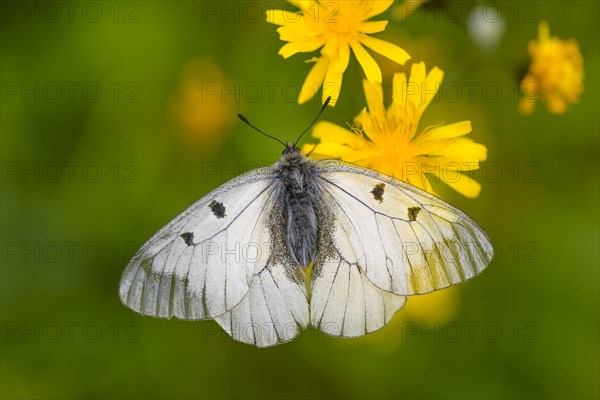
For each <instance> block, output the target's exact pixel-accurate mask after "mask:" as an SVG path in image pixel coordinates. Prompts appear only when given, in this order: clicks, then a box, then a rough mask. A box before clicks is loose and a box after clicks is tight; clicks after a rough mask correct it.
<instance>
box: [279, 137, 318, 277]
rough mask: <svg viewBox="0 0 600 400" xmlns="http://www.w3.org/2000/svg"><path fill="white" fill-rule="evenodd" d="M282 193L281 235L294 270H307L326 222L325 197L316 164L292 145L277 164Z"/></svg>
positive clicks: (280, 195) (280, 193)
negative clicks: (301, 268)
mask: <svg viewBox="0 0 600 400" xmlns="http://www.w3.org/2000/svg"><path fill="white" fill-rule="evenodd" d="M275 172H276V173H277V174H278V175H279V179H280V183H281V189H280V191H279V204H280V205H281V216H280V217H281V219H280V221H279V229H278V232H279V234H282V235H283V243H285V247H286V250H287V254H288V255H289V258H290V260H289V261H290V262H291V263H292V265H294V266H298V267H307V266H308V265H310V264H311V263H312V262H314V261H315V258H316V255H317V250H318V245H319V243H318V242H319V237H320V236H321V235H320V234H319V226H320V225H321V226H322V224H320V223H319V222H320V220H321V222H324V221H322V219H323V214H324V213H323V204H322V201H323V196H322V192H321V187H320V185H319V183H318V181H317V178H318V171H317V168H316V166H315V165H314V163H313V162H312V161H311V160H310V159H309V158H308V157H306V156H304V155H303V154H302V153H301V152H300V150H299V149H298V148H297V147H295V146H293V145H292V144H289V145H288V146H287V147H286V149H285V150H284V152H283V155H282V156H281V158H280V159H279V161H277V163H276V164H275Z"/></svg>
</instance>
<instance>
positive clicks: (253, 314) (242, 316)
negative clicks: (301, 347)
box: [215, 261, 308, 347]
mask: <svg viewBox="0 0 600 400" xmlns="http://www.w3.org/2000/svg"><path fill="white" fill-rule="evenodd" d="M291 271H292V270H291V269H289V268H288V270H286V267H285V266H283V265H282V264H278V263H274V262H272V261H269V262H268V263H267V264H266V265H265V266H264V267H263V268H262V269H261V270H260V271H259V272H258V273H257V274H256V275H255V276H254V278H253V279H252V284H251V286H250V290H249V292H248V295H247V296H246V297H244V299H243V300H242V302H241V303H240V304H238V305H237V306H236V307H235V308H233V309H232V310H231V311H229V312H227V313H226V314H224V315H221V316H219V317H217V318H215V321H216V322H217V323H218V324H219V325H221V327H222V328H223V329H224V330H225V331H226V332H227V333H228V334H229V335H230V336H231V337H232V338H233V339H235V340H237V341H239V342H244V343H248V344H253V345H255V346H258V347H269V346H274V345H277V344H280V343H285V342H289V341H290V340H292V339H294V338H295V337H296V336H298V335H299V334H300V332H302V331H303V330H304V328H306V326H307V325H308V300H307V298H306V290H305V289H304V283H303V282H302V281H301V280H300V279H299V277H297V276H294V275H292V274H291Z"/></svg>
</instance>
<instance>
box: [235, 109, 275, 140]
mask: <svg viewBox="0 0 600 400" xmlns="http://www.w3.org/2000/svg"><path fill="white" fill-rule="evenodd" d="M237 116H238V118H239V119H241V120H242V121H244V123H245V124H246V125H248V126H250V127H251V128H253V129H254V130H255V131H257V132H259V133H262V134H263V135H265V136H266V137H268V138H271V139H273V140H276V141H278V142H279V143H281V144H282V145H283V147H286V144H285V143H283V142H282V141H281V140H279V139H277V138H276V137H275V136H271V135H269V134H267V133H265V132H263V131H261V130H260V129H258V128H257V127H256V126H254V125H252V124H251V123H250V121H248V119H247V118H246V117H244V116H243V115H242V114H238V115H237Z"/></svg>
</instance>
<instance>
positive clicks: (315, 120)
mask: <svg viewBox="0 0 600 400" xmlns="http://www.w3.org/2000/svg"><path fill="white" fill-rule="evenodd" d="M329 101H331V96H328V97H327V98H326V99H325V103H323V107H321V111H319V113H318V114H317V116H316V117H315V119H314V120H313V122H311V123H310V125H309V126H308V128H306V129H305V130H304V131H303V132H302V133H301V134H300V136H298V139H296V142H295V143H294V147H296V145H297V144H298V142H299V141H300V139H301V138H302V136H303V135H304V134H305V133H306V132H308V130H309V129H310V128H312V127H313V125H314V124H315V123H316V122H317V120H318V119H319V117H320V116H321V114H323V111H325V109H326V108H327V105H328V104H329Z"/></svg>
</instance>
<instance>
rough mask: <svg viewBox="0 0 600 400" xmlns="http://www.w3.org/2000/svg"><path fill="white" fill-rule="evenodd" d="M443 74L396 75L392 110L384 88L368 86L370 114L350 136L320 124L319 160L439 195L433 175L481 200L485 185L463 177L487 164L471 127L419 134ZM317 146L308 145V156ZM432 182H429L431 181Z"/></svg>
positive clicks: (419, 70)
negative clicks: (389, 177)
mask: <svg viewBox="0 0 600 400" xmlns="http://www.w3.org/2000/svg"><path fill="white" fill-rule="evenodd" d="M443 76H444V73H443V72H442V71H441V70H440V69H439V68H437V67H435V68H433V69H432V70H431V71H430V72H429V74H426V72H425V64H424V63H422V62H421V63H418V64H413V65H412V68H411V74H410V79H409V80H408V81H407V78H406V75H405V74H404V73H397V74H395V75H394V79H393V99H392V104H391V105H390V107H389V108H388V109H387V110H386V109H385V108H384V105H383V90H382V88H381V84H372V83H370V82H368V81H366V80H365V81H364V90H365V96H366V99H367V105H368V108H365V109H364V110H363V111H362V112H361V113H360V114H359V115H358V116H357V117H356V118H355V123H356V126H354V127H353V128H352V131H349V130H347V129H345V128H342V127H340V126H337V125H335V124H332V123H329V122H320V123H318V124H317V125H316V126H315V128H314V129H313V136H315V137H316V138H319V139H320V143H319V144H318V145H317V146H316V148H315V151H314V153H313V157H314V158H332V157H335V158H340V159H342V160H344V161H347V162H350V163H354V164H359V165H363V166H365V167H368V168H371V169H374V170H377V171H380V172H382V173H384V174H388V175H392V176H394V177H396V178H398V179H400V180H403V181H405V182H408V183H410V184H411V185H413V186H416V187H419V188H422V189H424V190H427V191H428V192H430V193H434V192H433V189H432V187H431V184H430V182H429V180H428V176H431V175H433V176H434V177H435V178H436V179H439V180H441V181H443V182H445V183H446V184H448V185H449V186H450V187H452V188H453V189H455V190H456V191H458V192H459V193H461V194H463V195H465V196H467V197H471V198H473V197H477V196H478V195H479V192H480V191H481V185H480V184H479V183H478V182H476V181H475V180H474V179H473V178H472V177H469V176H467V175H464V174H463V173H462V172H465V171H473V170H475V169H478V168H479V162H480V161H483V160H485V159H486V156H487V149H486V147H485V146H484V145H482V144H478V143H475V142H473V141H472V140H470V139H467V138H465V137H464V135H466V134H468V133H469V132H471V122H470V121H462V122H456V123H453V124H449V125H442V124H440V125H437V126H433V127H426V128H425V129H422V130H419V126H418V125H419V120H420V118H421V115H422V114H423V112H424V111H425V109H426V108H427V106H428V105H429V103H430V102H431V100H432V99H433V98H434V96H435V94H436V92H437V90H438V89H439V85H440V84H441V82H442V79H443ZM313 146H314V145H305V147H304V149H303V150H305V151H306V152H308V151H310V150H311V149H312V148H313ZM429 179H430V178H429Z"/></svg>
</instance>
